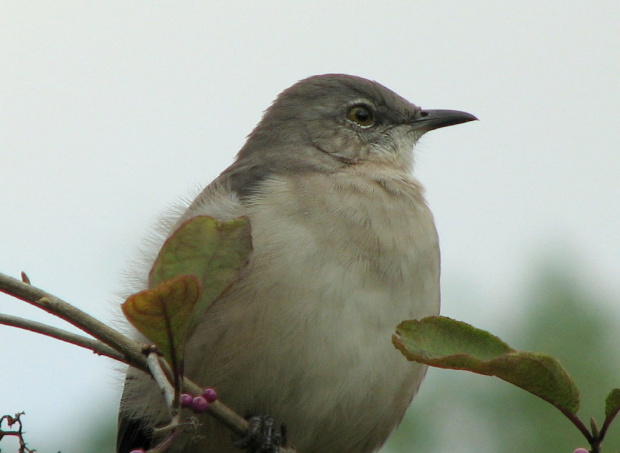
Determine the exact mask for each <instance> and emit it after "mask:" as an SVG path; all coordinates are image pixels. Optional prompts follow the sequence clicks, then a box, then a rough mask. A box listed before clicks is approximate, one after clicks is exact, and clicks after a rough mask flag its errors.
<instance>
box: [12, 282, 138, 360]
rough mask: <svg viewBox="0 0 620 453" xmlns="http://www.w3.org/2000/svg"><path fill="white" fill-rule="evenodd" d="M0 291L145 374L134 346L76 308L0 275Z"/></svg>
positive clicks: (114, 331)
mask: <svg viewBox="0 0 620 453" xmlns="http://www.w3.org/2000/svg"><path fill="white" fill-rule="evenodd" d="M0 291H2V292H4V293H6V294H9V295H11V296H13V297H16V298H18V299H21V300H23V301H25V302H28V303H30V304H32V305H34V306H35V307H38V308H41V309H43V310H45V311H47V312H48V313H51V314H53V315H55V316H58V317H59V318H61V319H64V320H65V321H67V322H68V323H70V324H73V325H74V326H76V327H77V328H79V329H81V330H83V331H84V332H86V333H88V334H89V335H92V336H93V337H95V338H97V339H98V340H101V341H102V342H103V343H105V344H107V345H108V346H110V347H112V348H114V349H116V350H117V351H119V352H120V353H121V354H123V355H124V356H125V357H126V358H127V361H128V362H129V363H131V364H132V365H133V366H136V367H137V368H140V369H142V370H147V369H148V367H147V364H146V357H144V355H143V354H142V351H141V350H140V348H137V347H136V342H135V341H133V340H130V339H129V338H127V337H125V336H124V335H123V334H122V333H120V332H118V331H116V330H114V329H112V328H111V327H109V326H108V325H106V324H104V323H102V322H101V321H99V320H97V319H95V318H93V317H92V316H90V315H89V314H88V313H85V312H83V311H82V310H80V309H79V308H76V307H74V306H73V305H71V304H68V303H67V302H65V301H63V300H61V299H59V298H57V297H55V296H53V295H51V294H49V293H47V292H45V291H43V290H41V289H39V288H37V287H35V286H32V285H30V284H27V283H24V282H21V281H19V280H17V279H15V278H12V277H9V276H8V275H5V274H0Z"/></svg>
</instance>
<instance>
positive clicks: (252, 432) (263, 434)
mask: <svg viewBox="0 0 620 453" xmlns="http://www.w3.org/2000/svg"><path fill="white" fill-rule="evenodd" d="M248 421H249V423H250V428H249V429H248V433H247V434H246V435H245V437H244V438H243V439H240V440H237V441H235V442H234V443H235V445H236V446H237V447H239V448H241V449H245V450H247V452H248V453H278V451H279V449H280V446H282V445H285V444H286V427H285V426H284V425H282V426H281V427H280V429H277V428H274V424H275V421H274V419H273V417H270V416H269V415H257V416H254V417H250V418H249V419H248Z"/></svg>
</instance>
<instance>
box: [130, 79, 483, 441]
mask: <svg viewBox="0 0 620 453" xmlns="http://www.w3.org/2000/svg"><path fill="white" fill-rule="evenodd" d="M474 119H475V117H473V116H472V115H469V114H467V113H463V112H457V111H447V110H421V109H420V108H419V107H416V106H415V105H413V104H411V103H409V102H408V101H406V100H404V99H403V98H401V97H400V96H398V95H396V94H395V93H393V92H392V91H390V90H388V89H387V88H385V87H383V86H382V85H380V84H378V83H376V82H371V81H369V80H366V79H362V78H359V77H352V76H346V75H337V74H334V75H324V76H315V77H310V78H308V79H305V80H302V81H301V82H298V83H297V84H295V85H294V86H292V87H291V88H289V89H287V90H285V91H284V92H283V93H282V94H280V95H279V96H278V98H277V99H276V100H275V102H274V103H273V105H272V106H271V107H270V108H269V109H268V110H267V111H266V112H265V114H264V116H263V118H262V120H261V122H260V123H259V124H258V125H257V126H256V128H255V129H254V131H252V133H251V134H250V135H249V137H248V140H247V142H246V144H245V145H244V146H243V148H242V149H241V150H240V151H239V153H238V155H237V159H236V161H235V162H234V163H233V164H232V165H231V166H230V167H229V168H228V169H226V170H225V171H224V172H223V173H222V174H221V175H220V176H219V177H218V178H217V179H216V180H215V181H214V182H212V183H211V184H210V185H209V186H208V187H207V188H206V189H205V190H204V191H203V192H202V193H201V194H200V195H199V196H198V197H197V198H196V199H195V200H194V202H193V203H192V204H191V205H190V207H189V208H188V209H187V211H186V212H185V213H184V214H183V215H182V216H181V217H180V218H179V219H177V221H176V225H178V224H179V223H180V222H183V221H184V220H186V219H188V218H190V217H192V216H195V215H211V216H213V217H216V218H218V219H221V220H226V219H231V218H235V217H238V216H241V215H246V216H248V217H249V218H250V221H251V224H252V232H253V245H254V253H253V255H252V258H251V261H250V263H249V265H248V268H247V269H246V270H245V273H244V274H243V276H242V278H241V279H240V280H239V281H238V282H237V283H236V284H235V286H234V287H233V288H232V290H231V291H229V292H228V293H226V295H225V296H224V297H223V298H222V299H220V300H218V301H217V302H216V303H214V304H213V305H212V306H211V307H210V308H209V309H208V311H207V313H206V314H205V317H204V319H203V320H202V322H201V323H200V325H199V326H198V328H197V329H196V330H195V332H194V333H193V334H192V336H191V337H190V338H189V340H188V345H187V352H186V365H185V370H186V374H187V375H188V376H189V377H190V378H191V379H193V380H195V381H196V382H198V383H199V384H201V385H204V386H214V387H216V389H217V390H218V393H219V395H220V398H221V400H222V401H223V402H224V403H225V404H227V405H229V406H230V407H232V408H233V409H234V410H236V411H237V412H238V413H239V414H240V415H242V416H247V415H272V416H274V417H275V418H276V421H277V423H282V422H283V423H286V425H287V426H288V432H289V437H290V440H291V442H292V444H293V446H295V447H296V448H297V449H298V451H299V453H319V452H320V453H326V452H327V453H329V452H355V453H360V452H362V453H363V452H372V451H375V450H377V449H378V448H379V447H380V446H381V445H382V444H383V443H384V441H385V440H386V438H387V437H388V435H389V434H390V433H391V432H392V430H393V429H394V428H395V427H396V426H397V425H398V423H399V422H400V420H401V418H402V416H403V414H404V412H405V410H406V409H407V407H408V406H409V403H410V401H411V399H412V398H413V396H414V395H415V393H416V391H417V389H418V387H419V384H420V382H421V381H422V379H423V377H424V374H425V370H426V369H425V367H423V366H421V365H419V364H415V363H410V362H408V361H407V360H405V358H404V357H403V356H402V355H401V354H400V353H399V352H398V351H397V350H396V349H395V348H394V347H393V346H392V344H391V334H392V333H393V332H394V329H395V327H396V325H397V324H398V323H399V322H400V321H402V320H404V319H412V318H421V317H425V316H430V315H436V314H438V313H439V247H438V240H437V234H436V231H435V227H434V223H433V218H432V214H431V212H430V210H429V209H428V207H427V205H426V202H425V200H424V196H423V189H422V187H421V185H420V183H419V182H418V181H417V180H416V179H415V178H414V177H413V176H412V174H411V171H412V163H413V146H414V145H415V143H416V141H417V140H418V139H419V138H420V136H422V134H424V133H425V132H427V131H429V130H432V129H436V128H439V127H444V126H449V125H452V124H459V123H463V122H466V121H471V120H474ZM172 231H173V229H172V230H171V231H169V232H168V233H171V232H172ZM138 289H143V288H138ZM166 414H167V411H166V410H165V407H164V406H163V399H162V398H161V396H160V395H159V392H158V390H157V388H156V387H155V386H154V385H153V383H152V381H151V380H150V379H149V378H148V377H147V376H146V375H144V374H143V373H140V372H135V371H130V372H129V375H128V380H127V383H126V387H125V392H124V396H123V401H122V404H121V427H120V431H119V441H118V442H119V450H118V451H119V453H125V452H127V451H129V450H130V449H131V448H134V447H138V446H140V445H137V444H132V437H135V438H136V439H141V440H140V441H144V439H145V438H148V437H149V429H150V427H152V426H153V425H157V424H160V423H163V422H164V421H165V417H166ZM201 421H202V422H203V425H202V428H201V430H200V434H204V435H205V438H201V439H200V438H199V439H197V442H193V440H196V439H192V434H191V433H187V434H184V435H182V436H179V438H178V443H177V444H176V445H175V447H174V448H173V449H172V450H171V451H173V452H188V453H193V452H195V453H198V452H201V453H206V452H233V451H238V450H237V449H236V448H235V447H233V446H232V443H231V442H230V437H231V436H230V434H229V433H228V432H226V431H225V430H224V428H222V427H220V426H219V425H217V423H216V422H215V421H213V420H212V419H211V418H210V417H209V416H208V415H205V416H202V417H201ZM193 437H194V438H195V437H196V436H193ZM140 441H139V442H140Z"/></svg>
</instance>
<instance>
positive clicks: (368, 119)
mask: <svg viewBox="0 0 620 453" xmlns="http://www.w3.org/2000/svg"><path fill="white" fill-rule="evenodd" d="M347 118H348V119H349V120H350V121H353V122H354V123H357V124H359V125H360V126H362V127H370V126H372V125H373V124H375V115H374V113H373V112H372V110H371V108H370V107H368V106H366V105H354V106H353V107H351V108H350V109H349V111H348V112H347Z"/></svg>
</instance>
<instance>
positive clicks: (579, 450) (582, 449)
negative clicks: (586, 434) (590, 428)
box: [573, 448, 590, 453]
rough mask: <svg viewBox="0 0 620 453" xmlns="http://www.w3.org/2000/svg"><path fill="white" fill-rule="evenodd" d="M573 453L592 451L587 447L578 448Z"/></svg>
mask: <svg viewBox="0 0 620 453" xmlns="http://www.w3.org/2000/svg"><path fill="white" fill-rule="evenodd" d="M573 453H590V452H589V451H588V450H586V449H585V448H578V449H577V450H575V451H574V452H573Z"/></svg>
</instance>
